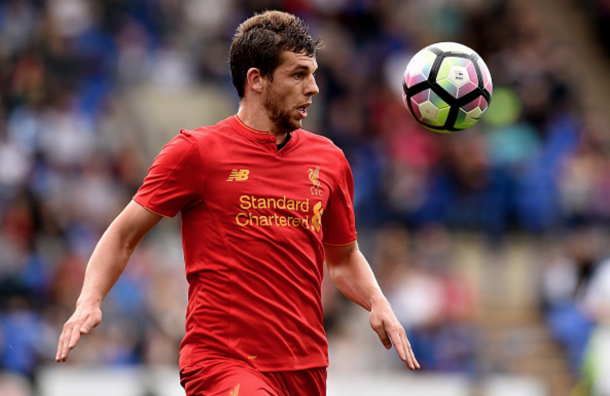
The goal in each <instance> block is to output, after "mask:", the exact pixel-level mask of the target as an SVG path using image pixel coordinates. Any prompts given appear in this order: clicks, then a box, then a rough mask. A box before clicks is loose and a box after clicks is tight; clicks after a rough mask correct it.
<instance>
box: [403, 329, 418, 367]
mask: <svg viewBox="0 0 610 396" xmlns="http://www.w3.org/2000/svg"><path fill="white" fill-rule="evenodd" d="M400 338H401V340H402V346H403V350H404V354H405V363H407V367H409V369H411V370H415V357H414V356H413V353H412V351H411V345H410V344H409V340H407V335H406V334H405V333H404V331H402V332H401V334H400Z"/></svg>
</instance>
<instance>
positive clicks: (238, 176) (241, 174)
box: [227, 169, 250, 181]
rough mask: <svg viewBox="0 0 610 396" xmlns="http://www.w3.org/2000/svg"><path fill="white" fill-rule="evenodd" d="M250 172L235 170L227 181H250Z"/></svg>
mask: <svg viewBox="0 0 610 396" xmlns="http://www.w3.org/2000/svg"><path fill="white" fill-rule="evenodd" d="M249 175H250V171H249V170H248V169H239V170H238V169H233V170H232V171H231V174H230V175H229V178H228V179H227V181H245V180H248V176H249Z"/></svg>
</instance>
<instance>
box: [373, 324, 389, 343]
mask: <svg viewBox="0 0 610 396" xmlns="http://www.w3.org/2000/svg"><path fill="white" fill-rule="evenodd" d="M373 330H375V332H376V333H377V335H378V336H379V340H380V341H381V343H382V344H383V346H384V347H385V349H390V348H392V340H391V339H390V337H389V335H388V333H386V331H385V328H384V327H383V326H381V325H380V326H376V327H373Z"/></svg>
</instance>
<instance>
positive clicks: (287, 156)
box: [57, 11, 419, 396]
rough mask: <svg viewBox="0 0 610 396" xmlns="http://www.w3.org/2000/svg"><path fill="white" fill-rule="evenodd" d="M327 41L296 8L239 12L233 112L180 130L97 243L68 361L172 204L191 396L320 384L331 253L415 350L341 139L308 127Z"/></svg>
mask: <svg viewBox="0 0 610 396" xmlns="http://www.w3.org/2000/svg"><path fill="white" fill-rule="evenodd" d="M319 47H320V43H319V41H318V42H316V41H314V40H313V39H312V38H311V36H310V35H309V32H308V30H307V27H306V26H305V25H304V24H303V23H302V21H301V20H300V19H298V18H296V17H294V16H293V15H290V14H287V13H282V12H278V11H267V12H265V13H263V14H259V15H255V16H254V17H252V18H250V19H248V20H246V21H245V22H244V23H242V24H241V25H240V26H239V27H238V29H237V32H236V34H235V37H234V39H233V43H232V45H231V50H230V59H229V63H230V67H231V75H232V78H233V84H234V85H235V88H236V90H237V92H238V95H239V97H240V100H241V101H240V106H239V110H238V112H237V114H236V115H235V116H233V117H230V118H228V119H226V120H223V121H221V122H219V123H218V124H216V125H215V126H212V127H202V128H199V129H197V130H195V131H187V130H182V131H181V133H180V134H179V135H178V136H177V137H175V138H174V139H173V140H172V141H171V142H170V143H169V144H168V145H166V146H165V147H164V148H163V150H162V151H161V153H160V154H159V156H158V157H157V158H156V159H155V162H154V164H153V166H152V167H151V168H150V169H149V173H148V176H147V177H146V179H145V180H144V183H143V185H142V187H141V188H140V190H139V191H138V193H137V194H136V196H135V197H134V199H133V201H132V202H131V203H129V205H127V207H126V208H125V210H124V211H123V212H122V213H121V214H120V215H119V216H118V217H117V218H116V219H115V220H114V222H113V223H112V224H111V225H110V227H109V228H108V230H107V231H106V232H105V233H104V235H103V236H102V238H101V239H100V241H99V243H98V245H97V247H96V249H95V251H94V252H93V254H92V256H91V259H90V261H89V264H88V266H87V271H86V274H85V281H84V285H83V289H82V291H81V294H80V296H79V298H78V301H77V304H76V310H75V312H74V314H73V315H72V317H71V318H70V319H69V320H68V321H67V322H66V324H65V325H64V329H63V332H62V334H61V336H60V339H59V344H58V350H57V361H65V360H66V359H67V358H68V354H69V352H70V350H71V349H72V348H74V347H75V346H76V344H77V343H78V340H79V339H80V336H81V335H82V334H87V333H88V332H89V331H90V330H91V329H92V328H93V327H95V326H97V325H98V324H99V323H100V321H101V318H102V313H101V310H100V305H101V303H102V300H103V298H104V297H105V296H106V294H107V293H108V292H109V290H110V289H111V288H112V286H113V285H114V283H115V282H116V280H117V279H118V277H119V276H120V274H121V273H122V271H123V270H124V268H125V266H126V264H127V261H128V259H129V257H130V255H131V253H132V252H133V250H134V248H135V247H136V245H137V244H138V242H139V241H140V240H141V239H142V237H143V236H144V235H145V234H146V233H147V232H148V231H149V230H150V229H151V228H152V227H153V226H154V225H155V224H157V222H158V221H159V220H160V219H161V218H162V217H164V216H165V217H173V216H175V215H176V214H177V213H178V212H180V214H181V218H182V239H183V248H184V258H185V263H186V276H187V280H188V282H189V302H188V308H187V313H186V335H185V337H184V340H183V341H182V344H181V346H180V376H181V383H182V385H183V386H184V387H185V390H186V393H187V395H188V396H195V395H206V396H207V395H224V396H227V395H233V396H236V395H240V396H248V395H283V396H290V395H293V396H295V395H299V396H301V395H324V394H326V367H327V365H328V354H327V341H326V336H325V333H324V329H323V323H322V304H321V295H320V293H321V282H322V277H323V268H324V267H323V265H324V261H326V266H327V268H328V271H329V273H330V275H331V277H332V279H333V281H334V282H335V284H336V285H337V286H338V288H339V289H340V290H341V291H342V292H343V293H344V294H345V295H346V296H347V297H348V298H350V299H351V300H352V301H354V302H356V303H358V304H360V305H361V306H363V307H364V308H366V309H367V310H369V311H370V324H371V326H372V328H373V329H374V330H375V331H376V332H377V334H378V335H379V338H380V339H381V341H382V343H383V344H384V346H385V347H386V348H388V349H389V348H391V345H392V344H394V346H395V347H396V350H397V352H398V355H399V357H400V358H401V359H402V360H403V361H405V362H406V364H407V366H408V367H409V368H410V369H412V370H414V369H417V368H419V364H418V363H417V360H416V359H415V356H414V355H413V352H412V350H411V347H410V345H409V342H408V340H407V337H406V335H405V331H404V330H403V328H402V326H401V325H400V324H399V323H398V321H397V319H396V317H395V315H394V313H393V311H392V309H391V307H390V305H389V303H388V302H387V300H386V299H385V297H384V296H383V294H382V292H381V290H380V288H379V286H378V284H377V281H376V280H375V277H374V275H373V273H372V271H371V269H370V267H369V265H368V263H367V261H366V259H365V258H364V256H363V255H362V254H361V253H360V251H359V250H358V244H357V242H356V231H355V226H354V212H353V207H352V200H353V197H352V195H353V179H352V174H351V170H350V168H349V165H348V163H347V160H346V159H345V157H344V155H343V153H342V151H341V150H339V149H338V148H337V147H336V146H334V145H333V144H332V143H331V142H330V141H329V140H328V139H326V138H323V137H320V136H317V135H314V134H311V133H309V132H306V131H304V130H302V129H300V127H301V124H302V121H303V119H305V118H306V117H307V108H308V106H309V105H310V104H311V101H312V97H313V96H314V95H316V94H317V93H318V87H317V85H316V82H315V78H314V73H315V71H316V69H317V63H316V55H317V52H318V49H319Z"/></svg>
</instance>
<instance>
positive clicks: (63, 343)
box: [57, 326, 72, 362]
mask: <svg viewBox="0 0 610 396" xmlns="http://www.w3.org/2000/svg"><path fill="white" fill-rule="evenodd" d="M71 336H72V327H71V326H64V331H63V332H62V333H61V338H60V340H59V348H58V356H57V359H58V360H57V361H58V362H65V361H66V358H67V357H68V351H69V348H68V343H69V341H70V337H71Z"/></svg>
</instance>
